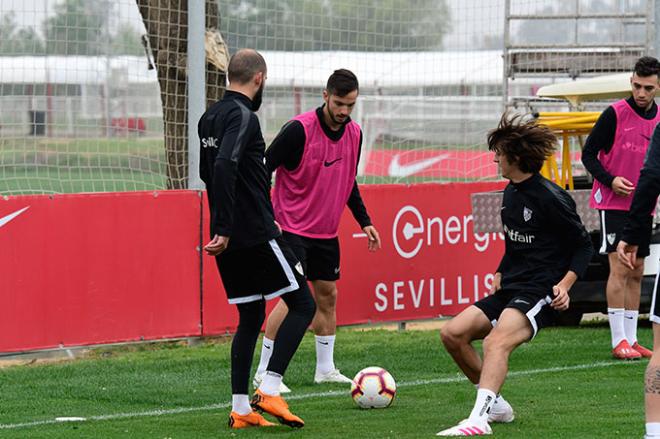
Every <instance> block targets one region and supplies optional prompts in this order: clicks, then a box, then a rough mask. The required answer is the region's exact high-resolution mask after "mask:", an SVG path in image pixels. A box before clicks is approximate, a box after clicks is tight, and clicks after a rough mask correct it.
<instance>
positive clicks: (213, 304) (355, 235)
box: [203, 182, 504, 335]
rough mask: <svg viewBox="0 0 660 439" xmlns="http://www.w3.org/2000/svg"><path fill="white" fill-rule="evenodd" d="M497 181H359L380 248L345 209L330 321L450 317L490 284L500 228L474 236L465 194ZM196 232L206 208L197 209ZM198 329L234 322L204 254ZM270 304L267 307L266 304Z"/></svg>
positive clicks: (229, 326) (219, 328) (227, 327)
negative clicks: (199, 212)
mask: <svg viewBox="0 0 660 439" xmlns="http://www.w3.org/2000/svg"><path fill="white" fill-rule="evenodd" d="M503 186H504V183H501V182H498V183H472V184H446V185H440V184H423V185H413V186H402V185H380V186H376V185H374V186H371V185H369V186H362V187H361V192H362V196H363V198H364V200H365V204H366V205H367V208H368V210H369V214H370V215H371V218H372V220H373V222H374V225H375V226H376V227H377V229H378V230H379V232H380V235H381V239H382V241H383V248H382V249H381V250H380V251H378V252H376V253H370V252H368V251H367V242H366V237H364V236H360V234H361V230H360V229H359V227H358V225H357V223H356V222H355V221H354V220H353V218H352V216H351V214H350V212H349V211H348V210H346V212H344V216H343V218H342V221H341V225H340V242H341V248H342V252H341V254H342V263H341V270H342V274H341V280H340V281H339V282H338V289H339V301H338V305H337V307H338V309H337V319H338V324H340V325H348V324H357V323H366V322H380V321H399V320H414V319H423V318H432V317H437V316H439V315H454V314H456V313H458V312H459V311H460V310H462V309H463V308H465V307H466V306H467V305H468V304H471V303H474V302H475V301H476V300H478V299H480V298H482V297H483V296H484V295H485V294H486V292H487V291H488V289H489V287H490V283H491V281H492V273H493V271H494V270H495V268H496V267H497V265H498V263H499V261H500V258H501V255H502V252H503V249H504V246H503V237H502V235H500V234H484V235H481V234H480V235H474V234H473V233H472V216H471V215H470V212H471V207H470V194H471V193H473V192H482V191H491V190H496V189H501V188H503ZM203 212H204V218H205V221H204V229H203V230H204V238H205V239H207V238H208V211H207V210H206V207H204V210H203ZM203 273H204V274H203V285H204V288H203V292H204V295H203V297H204V300H203V309H204V325H203V326H204V333H205V334H208V335H210V334H219V333H225V332H231V331H233V330H234V329H235V327H236V324H237V323H238V320H237V317H236V313H235V310H234V307H233V306H230V305H228V304H227V301H226V299H225V297H224V293H223V291H222V288H221V282H220V278H219V275H218V273H217V269H216V267H215V262H214V261H213V259H212V258H209V257H204V271H203ZM271 306H272V305H271Z"/></svg>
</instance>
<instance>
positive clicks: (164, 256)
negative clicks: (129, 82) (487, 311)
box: [0, 183, 503, 352]
mask: <svg viewBox="0 0 660 439" xmlns="http://www.w3.org/2000/svg"><path fill="white" fill-rule="evenodd" d="M502 187H503V183H474V184H448V185H439V184H423V185H413V186H403V185H383V186H363V187H362V195H363V198H364V200H365V203H366V205H367V207H368V209H369V213H370V215H371V217H372V220H373V222H374V225H375V226H376V227H377V228H378V230H379V232H380V235H381V238H382V241H383V248H382V249H381V250H379V251H378V252H376V253H370V252H368V251H367V242H366V237H364V236H363V235H362V234H361V231H360V230H359V228H358V226H357V224H356V223H355V221H354V220H353V218H352V217H351V215H350V213H349V212H348V210H347V211H346V212H345V214H344V217H343V218H342V222H341V225H340V241H341V247H342V264H341V280H340V281H339V283H338V287H339V302H338V312H337V315H338V323H339V324H340V325H347V324H357V323H364V322H381V321H398V320H413V319H421V318H430V317H436V316H439V315H453V314H455V313H457V312H459V311H460V310H461V309H463V308H464V307H466V306H467V305H469V304H470V303H473V302H474V301H475V300H478V299H479V298H481V297H483V296H484V294H486V292H487V291H488V288H489V286H490V282H491V281H492V277H491V276H492V271H493V269H494V268H495V267H496V266H497V263H498V261H499V259H500V257H501V254H502V250H503V241H502V236H501V235H499V234H484V235H475V234H473V232H472V218H471V215H470V210H471V209H470V194H471V193H473V192H481V191H489V190H494V189H500V188H502ZM205 197H206V194H204V193H199V192H196V191H167V192H133V193H113V194H78V195H54V196H17V197H4V198H2V199H0V331H1V333H2V334H3V337H2V339H1V340H0V352H17V351H27V350H35V349H45V348H53V347H60V346H77V345H86V344H99V343H112V342H120V341H135V340H149V339H159V338H170V337H186V336H198V335H215V334H222V333H226V332H233V331H234V330H235V328H236V325H237V323H238V319H237V314H236V310H235V307H234V306H231V305H229V304H227V301H226V298H225V294H224V292H223V290H222V284H221V282H220V277H219V275H218V272H217V268H216V266H215V261H214V259H213V258H211V257H207V256H204V257H201V258H200V255H199V247H200V246H201V245H203V244H204V243H205V242H207V241H208V238H209V237H208V233H209V232H208V230H209V226H208V217H209V216H208V209H207V207H206V198H205ZM200 217H201V220H200ZM200 263H201V264H202V266H201V267H200ZM200 274H201V275H200ZM273 305H274V304H273V303H271V304H270V305H269V307H272V306H273Z"/></svg>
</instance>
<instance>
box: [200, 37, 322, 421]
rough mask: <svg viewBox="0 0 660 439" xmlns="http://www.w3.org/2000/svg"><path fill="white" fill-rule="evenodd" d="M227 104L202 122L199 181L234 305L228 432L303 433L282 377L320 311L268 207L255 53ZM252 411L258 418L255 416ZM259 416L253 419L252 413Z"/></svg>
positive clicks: (210, 249) (247, 54) (233, 74)
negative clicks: (270, 333) (260, 362)
mask: <svg viewBox="0 0 660 439" xmlns="http://www.w3.org/2000/svg"><path fill="white" fill-rule="evenodd" d="M227 76H228V79H229V83H230V84H229V87H227V90H226V92H225V95H224V97H223V98H222V99H221V100H220V101H218V102H216V103H215V104H213V105H212V106H211V107H210V108H209V109H208V110H207V111H206V112H205V113H204V115H203V116H202V117H201V119H200V120H199V125H198V134H199V138H200V141H201V155H200V176H201V178H202V180H204V183H206V189H207V194H208V201H209V208H210V211H211V236H212V239H211V241H210V242H209V243H208V244H207V245H206V246H205V247H204V250H206V252H207V253H208V254H209V255H211V256H215V259H216V264H217V266H218V270H219V272H220V277H221V278H222V283H223V285H224V287H225V291H226V293H227V298H228V299H229V303H231V304H234V305H236V307H237V308H238V314H239V323H238V328H237V329H236V334H235V335H234V339H233V341H232V346H231V387H232V410H231V413H230V415H229V426H230V427H231V428H235V429H237V428H245V427H251V426H269V425H273V424H272V423H270V422H268V421H267V420H266V419H265V418H264V417H263V416H261V415H260V414H259V413H257V411H261V412H266V413H269V414H271V415H273V416H275V417H276V418H277V419H278V420H279V421H280V422H281V423H283V424H286V425H289V426H291V427H302V426H303V425H304V422H303V420H302V419H301V418H300V417H298V416H296V415H294V414H293V413H291V411H290V410H289V408H288V405H287V403H286V402H285V401H284V399H282V397H281V396H280V393H279V387H280V384H281V382H282V376H283V375H284V372H285V371H286V369H287V367H288V365H289V362H290V361H291V358H292V357H293V355H294V353H295V352H296V350H297V349H298V346H299V344H300V341H301V340H302V338H303V336H304V334H305V331H306V330H307V327H308V326H309V324H310V322H311V321H312V318H313V317H314V312H315V310H316V306H315V304H314V300H313V298H312V296H311V294H310V292H309V288H308V287H307V283H306V282H305V278H304V276H303V271H302V266H301V265H300V262H298V260H297V258H296V256H295V255H294V253H293V252H292V251H291V249H290V248H289V246H288V245H287V244H286V242H284V240H283V239H282V237H281V232H280V230H279V228H278V227H277V225H276V223H275V218H274V215H273V207H272V205H271V201H270V173H269V172H268V171H267V170H266V166H265V164H264V163H265V158H264V153H265V149H266V145H265V142H264V139H263V136H262V133H261V127H260V125H259V119H258V118H257V116H256V114H255V113H254V112H255V111H257V110H258V109H259V105H260V104H261V96H262V94H263V88H264V83H265V81H266V62H265V61H264V59H263V57H262V56H261V55H260V54H259V53H258V52H256V51H254V50H251V49H243V50H240V51H238V52H237V53H236V54H235V55H234V56H232V58H231V59H230V61H229V66H228V69H227ZM277 297H281V298H282V300H283V301H284V302H285V303H286V304H287V307H288V309H289V312H288V314H287V315H286V317H285V319H284V321H283V322H282V325H281V327H280V330H279V332H278V333H277V336H276V338H275V340H276V341H277V346H276V348H275V349H274V352H273V355H272V357H271V359H270V361H269V363H268V366H267V371H266V374H265V377H264V379H263V381H262V382H261V384H260V386H259V388H258V389H256V392H255V394H254V397H253V398H252V401H250V400H249V398H248V385H249V381H250V369H251V366H252V357H253V356H254V348H255V346H256V343H257V338H258V337H259V331H260V330H261V326H262V324H263V322H264V319H265V317H266V300H270V299H274V298H277ZM253 409H254V410H253ZM255 410H256V411H255Z"/></svg>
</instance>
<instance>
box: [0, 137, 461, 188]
mask: <svg viewBox="0 0 660 439" xmlns="http://www.w3.org/2000/svg"><path fill="white" fill-rule="evenodd" d="M419 147H420V145H415V144H405V143H397V144H389V143H388V144H383V145H379V146H378V148H382V149H392V148H397V149H398V148H402V149H407V148H410V149H413V148H419ZM473 147H474V146H470V147H468V146H461V145H458V146H454V147H453V148H457V149H465V148H473ZM424 148H425V149H426V148H431V146H426V147H424ZM444 148H446V147H444ZM165 162H166V159H165V150H164V146H163V140H162V139H157V138H136V137H131V138H109V139H108V138H90V139H67V138H57V139H49V138H41V137H36V138H35V137H27V138H16V139H13V138H12V139H0V194H1V195H21V194H52V193H81V192H122V191H139V190H164V189H166V187H167V177H166V169H165ZM439 181H441V182H452V181H465V179H453V178H445V179H438V178H435V177H420V176H410V177H405V178H402V177H389V176H373V175H369V176H360V177H358V183H360V184H389V183H405V184H412V183H425V182H439Z"/></svg>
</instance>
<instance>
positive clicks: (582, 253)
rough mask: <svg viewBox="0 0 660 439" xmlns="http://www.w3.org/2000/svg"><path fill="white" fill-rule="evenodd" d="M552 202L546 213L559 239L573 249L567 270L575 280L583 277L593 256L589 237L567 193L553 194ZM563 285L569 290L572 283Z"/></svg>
mask: <svg viewBox="0 0 660 439" xmlns="http://www.w3.org/2000/svg"><path fill="white" fill-rule="evenodd" d="M552 200H553V202H552V203H551V204H550V206H549V207H550V209H548V211H549V212H551V213H550V214H551V215H552V219H553V221H552V222H553V223H554V225H555V227H556V232H557V233H558V234H559V236H560V239H562V240H564V241H565V242H567V243H569V245H570V246H571V247H572V249H573V252H572V254H571V256H570V257H571V260H570V263H569V266H568V269H569V273H570V272H573V274H574V275H575V276H576V279H577V278H579V277H582V276H584V274H585V272H586V271H587V267H588V265H589V262H590V261H591V258H592V256H593V254H594V247H593V244H592V243H591V237H590V236H589V233H588V232H587V229H586V228H585V227H584V224H582V220H581V219H580V215H578V213H577V210H576V206H575V201H574V200H573V198H572V197H571V196H570V195H569V194H568V193H567V192H565V191H562V192H559V193H556V194H553V197H552ZM566 276H568V274H567V275H566ZM560 283H561V282H560ZM564 285H567V286H568V287H569V289H570V287H571V286H572V285H573V283H570V284H569V283H568V282H566V283H565V284H564Z"/></svg>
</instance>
